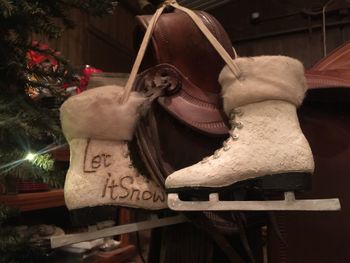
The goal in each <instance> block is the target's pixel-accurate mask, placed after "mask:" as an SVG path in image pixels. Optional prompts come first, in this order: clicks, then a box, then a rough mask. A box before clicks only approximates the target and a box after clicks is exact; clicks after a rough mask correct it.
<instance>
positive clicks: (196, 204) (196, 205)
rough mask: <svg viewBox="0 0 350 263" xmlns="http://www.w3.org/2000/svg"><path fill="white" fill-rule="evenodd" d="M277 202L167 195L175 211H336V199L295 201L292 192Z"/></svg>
mask: <svg viewBox="0 0 350 263" xmlns="http://www.w3.org/2000/svg"><path fill="white" fill-rule="evenodd" d="M284 196H285V199H284V200H279V201H220V200H219V195H218V194H217V193H212V194H210V195H209V201H182V200H180V198H179V196H178V194H176V193H170V194H168V206H169V208H170V209H171V210H175V211H338V210H340V209H341V207H340V202H339V199H338V198H332V199H311V200H297V199H295V196H294V193H293V192H286V193H285V194H284Z"/></svg>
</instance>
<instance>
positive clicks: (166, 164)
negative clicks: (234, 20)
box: [134, 10, 234, 185]
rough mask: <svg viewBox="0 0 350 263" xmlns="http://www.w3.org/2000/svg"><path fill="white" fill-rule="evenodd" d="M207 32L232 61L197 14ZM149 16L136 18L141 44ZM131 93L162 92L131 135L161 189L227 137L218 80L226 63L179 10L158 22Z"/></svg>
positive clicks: (219, 32)
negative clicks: (175, 173)
mask: <svg viewBox="0 0 350 263" xmlns="http://www.w3.org/2000/svg"><path fill="white" fill-rule="evenodd" d="M196 14H197V15H198V16H199V17H200V18H201V20H202V21H203V22H204V24H205V25H206V26H207V28H208V29H209V30H210V31H211V32H212V34H213V35H214V36H215V37H216V38H217V40H218V41H219V42H220V43H221V44H222V46H223V47H224V48H225V50H226V51H227V52H228V53H229V55H230V56H231V57H234V52H233V49H232V45H231V42H230V40H229V38H228V36H227V34H226V32H225V31H224V29H223V28H222V26H221V25H220V24H219V23H218V22H217V20H216V19H215V18H213V17H212V16H211V15H209V14H207V13H205V12H199V11H197V12H196ZM150 18H151V16H139V17H138V18H137V21H138V25H139V27H138V28H137V31H136V39H140V38H141V36H142V34H143V32H144V31H145V29H146V28H147V26H148V23H149V21H150ZM145 60H146V63H144V65H143V67H144V68H146V69H145V71H143V72H142V73H141V74H140V75H139V77H138V79H137V80H136V83H135V85H134V89H135V90H137V91H143V92H146V93H147V92H148V91H151V90H157V88H158V89H162V91H163V92H162V95H161V96H160V97H158V98H157V99H156V102H155V103H153V104H152V106H151V109H150V111H149V112H148V113H147V115H146V116H145V117H144V118H143V119H142V120H141V121H140V124H139V127H138V129H137V132H136V137H137V142H138V147H139V152H140V153H141V156H142V159H143V162H144V163H145V164H146V166H147V170H148V171H150V173H151V176H152V177H153V179H155V180H157V181H158V182H159V183H160V184H161V185H164V184H163V183H164V179H165V178H166V177H167V176H168V175H169V174H170V173H172V172H173V171H175V170H178V169H181V168H184V167H186V166H189V165H192V164H194V163H196V162H198V161H200V160H201V159H202V158H204V157H205V156H208V155H211V154H212V153H213V152H214V151H215V150H216V149H218V148H220V147H221V144H222V141H223V140H224V139H225V138H226V137H227V133H228V126H227V122H226V117H225V115H224V113H223V112H222V110H221V109H222V102H221V96H220V91H221V86H220V84H219V83H218V76H219V73H220V71H221V70H222V68H223V67H224V65H225V62H224V61H223V60H222V59H221V57H220V56H219V55H218V54H217V51H216V50H215V49H214V48H213V47H212V46H211V44H210V43H209V42H208V40H207V39H206V38H205V36H204V35H203V34H202V32H201V31H200V30H199V29H198V28H197V26H196V25H195V24H194V23H193V21H192V20H191V19H190V17H189V16H188V15H187V14H185V13H183V12H182V11H179V10H171V11H170V12H168V13H164V14H163V15H162V16H161V17H160V18H159V20H158V22H157V24H156V26H155V29H154V32H153V37H152V41H151V45H150V47H149V49H148V51H147V53H146V56H145Z"/></svg>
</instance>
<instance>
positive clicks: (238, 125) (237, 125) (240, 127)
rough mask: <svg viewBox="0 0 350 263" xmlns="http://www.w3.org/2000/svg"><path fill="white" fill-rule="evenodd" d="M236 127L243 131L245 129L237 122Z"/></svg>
mask: <svg viewBox="0 0 350 263" xmlns="http://www.w3.org/2000/svg"><path fill="white" fill-rule="evenodd" d="M235 127H236V128H237V129H242V128H243V123H242V122H237V123H236V125H235Z"/></svg>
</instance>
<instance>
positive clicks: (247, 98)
mask: <svg viewBox="0 0 350 263" xmlns="http://www.w3.org/2000/svg"><path fill="white" fill-rule="evenodd" d="M234 61H235V63H237V65H238V67H239V68H240V70H241V72H242V75H241V76H240V77H239V79H237V78H236V77H235V76H234V75H233V74H232V72H231V71H230V69H229V68H228V67H227V66H225V67H224V69H223V70H222V71H221V73H220V76H219V83H220V84H221V86H222V96H223V101H224V109H225V112H226V113H227V114H229V113H230V111H231V110H232V109H233V108H237V107H239V106H244V105H247V104H251V103H257V102H261V101H265V100H283V101H287V102H290V103H293V104H294V105H296V106H299V105H300V104H301V103H302V101H303V99H304V94H305V91H306V88H307V87H306V80H305V77H304V67H303V65H302V64H301V62H300V61H298V60H296V59H293V58H290V57H285V56H260V57H248V58H237V59H235V60H234Z"/></svg>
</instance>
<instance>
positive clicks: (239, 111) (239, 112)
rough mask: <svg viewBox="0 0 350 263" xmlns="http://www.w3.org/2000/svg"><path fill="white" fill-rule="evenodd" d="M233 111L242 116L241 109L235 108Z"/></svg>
mask: <svg viewBox="0 0 350 263" xmlns="http://www.w3.org/2000/svg"><path fill="white" fill-rule="evenodd" d="M234 112H235V114H236V115H237V116H238V117H241V116H243V111H242V110H241V109H235V110H234Z"/></svg>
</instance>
